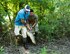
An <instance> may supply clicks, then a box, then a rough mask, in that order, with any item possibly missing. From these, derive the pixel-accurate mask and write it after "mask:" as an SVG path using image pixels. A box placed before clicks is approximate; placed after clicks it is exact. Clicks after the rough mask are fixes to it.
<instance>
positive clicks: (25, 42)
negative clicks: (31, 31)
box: [22, 27, 28, 49]
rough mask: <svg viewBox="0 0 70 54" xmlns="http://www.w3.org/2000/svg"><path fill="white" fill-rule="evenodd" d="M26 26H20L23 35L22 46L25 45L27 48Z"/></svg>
mask: <svg viewBox="0 0 70 54" xmlns="http://www.w3.org/2000/svg"><path fill="white" fill-rule="evenodd" d="M26 32H27V28H26V27H22V37H23V39H22V40H23V46H24V47H25V49H28V47H27V34H26Z"/></svg>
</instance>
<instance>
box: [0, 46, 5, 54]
mask: <svg viewBox="0 0 70 54" xmlns="http://www.w3.org/2000/svg"><path fill="white" fill-rule="evenodd" d="M3 51H4V49H3V46H1V47H0V54H3Z"/></svg>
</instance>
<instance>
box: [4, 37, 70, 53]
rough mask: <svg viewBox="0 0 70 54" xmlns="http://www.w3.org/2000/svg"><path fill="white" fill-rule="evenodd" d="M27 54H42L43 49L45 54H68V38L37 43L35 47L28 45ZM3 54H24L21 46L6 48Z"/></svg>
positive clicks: (69, 43)
mask: <svg viewBox="0 0 70 54" xmlns="http://www.w3.org/2000/svg"><path fill="white" fill-rule="evenodd" d="M28 47H29V48H28V50H29V52H30V53H29V54H42V53H41V49H42V48H43V47H45V49H46V54H70V40H69V38H63V39H57V40H55V39H53V40H52V41H39V42H38V43H37V45H32V44H29V45H28ZM4 54H25V51H24V48H23V47H22V46H14V45H11V46H6V47H4Z"/></svg>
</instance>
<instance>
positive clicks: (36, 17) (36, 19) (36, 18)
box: [32, 15, 38, 28]
mask: <svg viewBox="0 0 70 54" xmlns="http://www.w3.org/2000/svg"><path fill="white" fill-rule="evenodd" d="M34 17H35V23H34V24H33V26H32V28H34V27H35V26H36V24H37V23H38V16H37V15H35V16H34Z"/></svg>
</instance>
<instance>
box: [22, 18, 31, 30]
mask: <svg viewBox="0 0 70 54" xmlns="http://www.w3.org/2000/svg"><path fill="white" fill-rule="evenodd" d="M21 22H22V23H23V24H25V26H26V27H27V28H28V29H29V30H31V28H30V26H29V24H28V23H26V21H25V20H24V19H21Z"/></svg>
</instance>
